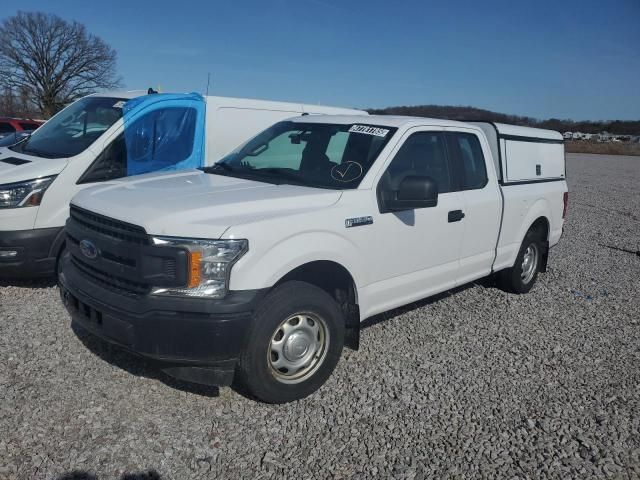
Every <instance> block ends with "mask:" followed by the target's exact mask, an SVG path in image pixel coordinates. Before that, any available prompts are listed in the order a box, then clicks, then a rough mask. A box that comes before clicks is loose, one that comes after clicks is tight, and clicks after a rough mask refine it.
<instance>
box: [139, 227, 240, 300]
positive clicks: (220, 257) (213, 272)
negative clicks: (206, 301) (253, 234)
mask: <svg viewBox="0 0 640 480" xmlns="http://www.w3.org/2000/svg"><path fill="white" fill-rule="evenodd" d="M152 242H153V244H154V245H163V246H173V247H180V248H184V249H186V250H187V251H188V252H189V254H188V258H189V267H188V282H187V286H186V287H184V288H180V287H178V288H176V287H169V288H165V287H158V288H154V289H153V290H152V291H151V294H152V295H174V296H181V297H182V296H184V297H206V298H222V297H224V296H225V295H226V293H227V290H228V289H229V275H230V273H231V267H232V266H233V264H234V263H235V262H237V261H238V259H239V258H240V257H241V256H242V255H244V254H245V252H246V251H247V250H248V249H249V242H248V241H247V240H203V239H197V238H194V239H190V238H175V237H153V238H152Z"/></svg>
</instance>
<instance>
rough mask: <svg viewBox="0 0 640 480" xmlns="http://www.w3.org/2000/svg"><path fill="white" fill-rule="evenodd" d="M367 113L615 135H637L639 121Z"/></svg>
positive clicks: (421, 111) (410, 109) (421, 109)
mask: <svg viewBox="0 0 640 480" xmlns="http://www.w3.org/2000/svg"><path fill="white" fill-rule="evenodd" d="M368 111H369V113H371V114H375V115H411V116H416V117H432V118H446V119H449V120H488V121H491V122H498V123H510V124H513V125H521V126H525V127H537V128H548V129H550V130H557V131H559V132H583V133H601V132H609V133H613V134H616V135H640V120H601V121H592V120H586V121H575V120H568V119H559V118H549V119H547V120H539V119H536V118H533V117H525V116H519V115H508V114H506V113H498V112H492V111H491V110H484V109H482V108H475V107H454V106H446V105H416V106H402V107H400V106H399V107H387V108H381V109H369V110H368Z"/></svg>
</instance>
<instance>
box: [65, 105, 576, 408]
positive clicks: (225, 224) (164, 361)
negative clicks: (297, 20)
mask: <svg viewBox="0 0 640 480" xmlns="http://www.w3.org/2000/svg"><path fill="white" fill-rule="evenodd" d="M567 200H568V193H567V183H566V180H565V160H564V145H563V140H562V136H561V135H560V134H559V133H557V132H554V131H549V130H540V129H532V128H525V127H516V126H510V125H502V124H493V123H489V122H467V123H462V122H454V121H444V120H433V119H427V118H410V117H389V116H369V117H358V116H340V115H338V116H306V117H298V118H295V119H292V120H287V121H282V122H280V123H276V124H275V125H273V126H272V127H270V128H268V129H267V130H266V131H264V132H262V133H261V134H259V135H257V136H256V137H254V138H253V139H251V140H250V141H248V142H247V143H245V144H244V145H243V146H241V147H239V148H238V149H237V150H235V151H234V152H232V153H230V154H229V155H227V156H226V157H224V158H223V159H221V160H220V161H219V162H217V163H215V164H214V165H212V166H209V167H204V168H202V169H201V170H190V171H184V172H176V173H170V174H157V173H156V174H147V175H143V176H140V177H137V178H130V179H125V180H121V181H117V182H115V183H114V184H112V185H104V186H98V187H93V188H90V189H87V190H83V191H82V192H80V193H78V194H77V195H76V196H75V197H74V199H73V200H72V204H71V215H70V218H69V220H68V221H67V225H66V231H67V235H68V237H67V244H68V249H69V251H68V253H67V254H66V255H65V257H64V259H63V264H62V273H61V295H62V298H63V301H64V302H65V304H66V306H67V309H68V310H69V312H70V314H71V316H72V319H73V322H75V323H76V324H78V325H80V326H81V327H84V328H85V329H87V330H89V331H90V332H92V333H93V334H95V335H97V336H99V337H102V338H103V339H105V340H107V341H109V342H112V343H115V344H117V345H120V346H123V347H125V348H126V349H129V350H131V351H133V352H135V353H137V354H140V355H143V356H146V357H149V358H152V359H155V360H157V361H159V367H160V368H162V369H163V370H164V371H165V372H167V373H168V374H170V375H172V376H175V377H178V378H181V379H184V380H188V381H192V382H199V383H205V384H214V385H229V384H231V383H232V382H233V381H235V382H237V384H239V385H241V386H242V388H244V389H245V391H248V392H250V393H251V394H253V395H254V396H255V397H257V398H258V399H261V400H263V401H266V402H274V403H277V402H287V401H291V400H295V399H300V398H302V397H305V396H306V395H309V394H310V393H312V392H313V391H315V390H316V389H317V388H319V387H320V386H321V385H322V384H323V383H324V382H325V380H327V378H328V377H329V376H330V374H331V372H332V371H333V369H334V367H335V366H336V363H337V362H338V359H339V357H340V354H341V351H342V348H343V345H344V344H345V338H346V339H348V340H349V341H350V342H351V343H352V344H355V345H357V342H358V339H359V336H358V332H359V325H360V322H361V321H362V320H364V319H366V318H368V317H371V316H372V315H375V314H378V313H380V312H383V311H386V310H389V309H393V308H395V307H399V306H401V305H405V304H408V303H411V302H414V301H416V300H418V299H421V298H424V297H427V296H430V295H433V294H436V293H438V292H442V291H445V290H448V289H451V288H453V287H456V286H457V285H461V284H465V283H468V282H471V281H473V280H475V279H478V278H480V277H485V276H487V275H490V274H493V273H496V276H497V277H498V280H499V282H500V284H501V285H502V286H503V287H504V288H505V289H507V290H509V291H511V292H514V293H525V292H528V291H529V290H530V289H531V288H532V286H533V285H534V282H535V281H536V277H537V275H538V273H539V272H544V271H545V268H546V265H547V258H548V251H549V248H550V247H552V246H553V245H555V244H556V243H557V242H558V241H559V239H560V236H561V234H562V228H563V223H564V218H565V215H566V208H567Z"/></svg>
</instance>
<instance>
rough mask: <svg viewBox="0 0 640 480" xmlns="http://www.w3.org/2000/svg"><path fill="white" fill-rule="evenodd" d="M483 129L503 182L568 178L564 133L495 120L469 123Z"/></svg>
mask: <svg viewBox="0 0 640 480" xmlns="http://www.w3.org/2000/svg"><path fill="white" fill-rule="evenodd" d="M468 123H471V124H473V125H476V126H478V127H480V128H481V129H482V131H483V132H484V134H485V135H486V137H487V139H488V140H489V146H490V147H491V153H492V154H493V160H494V162H495V167H496V172H497V173H498V179H499V180H500V182H501V183H502V184H513V183H517V182H527V183H528V182H531V181H545V180H559V179H564V178H565V158H564V139H563V137H562V134H561V133H560V132H556V131H554V130H543V129H541V128H530V127H519V126H517V125H506V124H504V123H493V122H468Z"/></svg>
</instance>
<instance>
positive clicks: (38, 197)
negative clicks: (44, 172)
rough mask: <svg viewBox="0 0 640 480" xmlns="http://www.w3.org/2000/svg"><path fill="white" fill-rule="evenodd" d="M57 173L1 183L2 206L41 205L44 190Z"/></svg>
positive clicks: (0, 205)
mask: <svg viewBox="0 0 640 480" xmlns="http://www.w3.org/2000/svg"><path fill="white" fill-rule="evenodd" d="M54 178H56V176H55V175H53V176H51V177H42V178H36V179H33V180H26V181H24V182H16V183H5V184H4V185H0V208H18V207H35V206H38V205H40V202H41V201H42V197H43V195H44V192H45V190H46V189H47V188H49V185H51V182H53V180H54Z"/></svg>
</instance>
